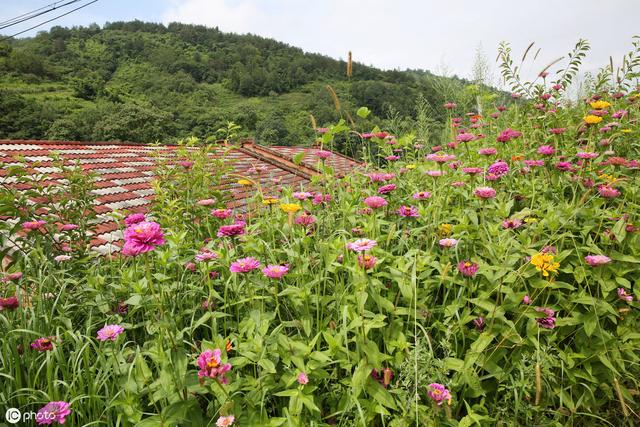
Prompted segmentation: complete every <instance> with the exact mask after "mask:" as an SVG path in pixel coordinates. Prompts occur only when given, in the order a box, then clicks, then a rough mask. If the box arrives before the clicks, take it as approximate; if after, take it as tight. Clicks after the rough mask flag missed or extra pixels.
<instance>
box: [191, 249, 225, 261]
mask: <svg viewBox="0 0 640 427" xmlns="http://www.w3.org/2000/svg"><path fill="white" fill-rule="evenodd" d="M219 257H220V255H218V254H217V253H215V252H213V251H212V250H210V249H209V248H201V249H200V251H199V252H198V253H197V254H196V261H198V262H208V261H213V260H214V259H218V258H219Z"/></svg>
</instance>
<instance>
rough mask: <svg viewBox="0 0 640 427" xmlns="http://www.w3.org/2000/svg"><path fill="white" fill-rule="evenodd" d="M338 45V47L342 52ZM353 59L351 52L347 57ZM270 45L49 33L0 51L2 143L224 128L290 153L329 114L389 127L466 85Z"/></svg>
mask: <svg viewBox="0 0 640 427" xmlns="http://www.w3.org/2000/svg"><path fill="white" fill-rule="evenodd" d="M347 49H348V47H346V46H345V56H346V51H347ZM355 55H356V56H357V52H356V53H355ZM346 67H347V64H346V62H345V61H339V60H335V59H332V58H329V57H327V56H323V55H318V54H310V53H305V52H303V51H302V50H301V49H298V48H295V47H291V46H289V45H287V44H284V43H280V42H277V41H275V40H271V39H267V38H263V37H259V36H254V35H237V34H228V33H223V32H221V31H219V30H218V29H215V28H207V27H203V26H194V25H185V24H177V23H172V24H169V25H168V26H165V25H161V24H153V23H144V22H139V21H134V22H115V23H109V24H106V25H105V26H104V27H102V28H101V27H99V26H97V25H91V26H89V27H74V28H72V29H68V28H62V27H55V28H53V29H51V30H50V31H48V32H42V33H39V34H38V35H37V36H36V37H33V38H29V39H19V40H12V41H5V42H3V43H0V138H36V139H39V138H48V139H67V140H128V141H141V142H153V141H155V140H161V141H165V142H169V141H172V140H175V139H178V138H183V137H187V136H190V135H195V136H199V137H207V136H212V135H215V133H216V130H218V129H219V128H221V127H223V126H225V125H226V123H227V122H229V121H233V122H235V123H237V124H239V125H241V126H242V133H243V134H244V135H248V136H249V135H250V136H254V137H256V138H257V139H258V141H259V142H261V143H265V144H270V143H278V144H288V145H297V144H304V143H308V142H309V141H310V140H312V136H313V131H312V128H311V122H310V114H313V116H314V117H315V118H316V120H317V123H318V126H322V125H323V124H325V123H329V122H332V121H335V120H336V119H337V118H338V112H337V111H336V109H335V106H334V102H333V100H332V97H331V95H330V94H329V92H328V91H327V88H326V86H327V85H331V86H332V87H333V88H334V89H335V90H336V92H337V94H338V97H339V99H340V101H341V106H342V108H343V109H344V110H348V109H352V108H357V107H359V106H365V105H366V106H367V107H369V108H370V109H371V110H372V112H373V116H370V119H371V120H372V121H374V120H378V119H385V120H387V121H386V122H385V123H387V124H388V125H389V126H399V123H402V119H403V118H404V117H410V116H414V115H415V105H416V99H418V97H419V96H420V94H422V96H423V97H424V98H425V99H426V100H427V103H428V106H429V105H430V106H432V107H433V108H432V109H431V110H432V116H433V119H434V120H436V121H441V120H442V119H443V117H442V116H441V115H442V114H443V113H442V111H441V108H439V107H440V105H441V104H442V103H443V102H445V101H447V100H449V99H447V98H450V93H453V92H456V93H458V92H460V93H462V92H464V91H460V90H455V89H456V88H458V89H459V88H462V87H463V86H464V84H465V82H463V81H462V80H459V79H457V78H453V79H448V78H442V77H436V76H434V75H432V74H431V73H429V72H426V71H402V72H401V71H382V70H379V69H376V68H372V67H368V66H364V65H361V64H359V63H354V64H353V75H352V77H351V78H350V79H348V78H347V76H346Z"/></svg>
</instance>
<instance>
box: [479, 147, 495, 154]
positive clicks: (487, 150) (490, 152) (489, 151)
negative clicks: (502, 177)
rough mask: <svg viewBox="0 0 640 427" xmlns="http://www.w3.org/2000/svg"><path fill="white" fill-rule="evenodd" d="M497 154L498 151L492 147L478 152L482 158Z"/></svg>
mask: <svg viewBox="0 0 640 427" xmlns="http://www.w3.org/2000/svg"><path fill="white" fill-rule="evenodd" d="M497 153H498V150H496V149H495V148H493V147H488V148H481V149H479V150H478V154H481V155H483V156H493V155H495V154H497Z"/></svg>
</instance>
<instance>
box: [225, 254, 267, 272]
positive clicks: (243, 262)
mask: <svg viewBox="0 0 640 427" xmlns="http://www.w3.org/2000/svg"><path fill="white" fill-rule="evenodd" d="M259 267H260V261H258V260H257V259H255V258H253V257H247V258H241V259H239V260H237V261H235V262H232V263H231V266H230V267H229V270H230V271H231V272H232V273H248V272H250V271H252V270H255V269H256V268H259Z"/></svg>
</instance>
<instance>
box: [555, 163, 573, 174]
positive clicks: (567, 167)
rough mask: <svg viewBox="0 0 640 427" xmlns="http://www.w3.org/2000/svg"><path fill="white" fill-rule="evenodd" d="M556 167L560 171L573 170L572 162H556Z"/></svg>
mask: <svg viewBox="0 0 640 427" xmlns="http://www.w3.org/2000/svg"><path fill="white" fill-rule="evenodd" d="M556 169H558V170H559V171H562V172H566V171H570V170H573V163H571V162H558V163H556Z"/></svg>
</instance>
